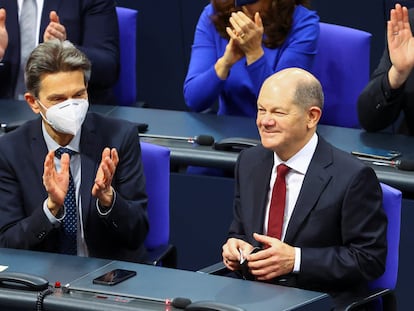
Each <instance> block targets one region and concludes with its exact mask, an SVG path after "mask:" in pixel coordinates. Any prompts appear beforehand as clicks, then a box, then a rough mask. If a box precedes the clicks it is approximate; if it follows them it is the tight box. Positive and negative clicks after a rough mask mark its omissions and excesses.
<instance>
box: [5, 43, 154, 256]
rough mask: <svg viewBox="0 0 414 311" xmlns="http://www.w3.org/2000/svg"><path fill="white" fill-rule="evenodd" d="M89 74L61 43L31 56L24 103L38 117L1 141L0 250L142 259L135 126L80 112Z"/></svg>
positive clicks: (141, 186) (143, 226)
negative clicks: (9, 249)
mask: <svg viewBox="0 0 414 311" xmlns="http://www.w3.org/2000/svg"><path fill="white" fill-rule="evenodd" d="M90 69H91V64H90V61H89V60H88V59H87V57H86V56H85V55H84V54H83V53H82V52H81V51H79V50H78V49H76V48H75V47H74V46H73V45H72V44H71V43H70V42H68V41H64V42H61V41H59V40H52V41H48V42H45V43H42V44H40V45H39V46H38V47H36V48H35V50H34V51H33V52H32V53H31V55H30V57H29V60H28V62H27V65H26V70H25V82H26V87H27V90H28V92H27V93H26V94H25V99H26V101H27V103H28V104H29V106H30V108H31V109H32V110H33V112H34V113H36V114H39V115H40V117H39V118H38V119H36V120H32V121H28V122H26V124H24V125H23V126H21V127H20V128H18V129H17V130H15V131H13V132H11V133H9V134H7V135H4V136H2V137H1V138H0V214H1V215H2V217H0V247H10V248H21V249H31V250H41V251H48V252H59V253H67V254H74V255H76V254H77V255H80V256H93V257H101V258H110V259H120V260H128V261H138V262H139V261H140V260H142V259H143V256H144V254H145V248H144V246H143V242H144V239H145V237H146V234H147V232H148V219H147V212H146V205H147V196H146V192H145V179H144V176H143V167H142V163H141V151H140V148H139V143H138V142H139V141H138V129H137V128H136V126H134V125H133V124H132V123H129V122H125V121H123V120H118V119H112V118H107V117H103V116H101V115H99V114H94V113H87V110H88V105H89V104H88V93H87V83H88V79H89V76H90ZM62 148H64V149H62ZM62 153H63V154H62Z"/></svg>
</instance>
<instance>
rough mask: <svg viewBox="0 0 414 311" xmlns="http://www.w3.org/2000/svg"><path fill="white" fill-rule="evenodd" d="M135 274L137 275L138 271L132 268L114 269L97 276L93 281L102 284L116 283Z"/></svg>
mask: <svg viewBox="0 0 414 311" xmlns="http://www.w3.org/2000/svg"><path fill="white" fill-rule="evenodd" d="M135 275H137V273H136V272H135V271H132V270H124V269H114V270H112V271H109V272H107V273H105V274H103V275H101V276H99V277H97V278H95V279H94V280H93V281H92V282H93V283H94V284H101V285H115V284H118V283H120V282H122V281H125V280H126V279H129V278H131V277H133V276H135Z"/></svg>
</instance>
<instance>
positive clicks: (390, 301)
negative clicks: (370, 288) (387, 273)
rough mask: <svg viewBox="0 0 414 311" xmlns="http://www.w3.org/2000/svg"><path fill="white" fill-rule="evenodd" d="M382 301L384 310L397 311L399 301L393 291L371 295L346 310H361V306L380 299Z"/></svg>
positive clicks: (385, 290)
mask: <svg viewBox="0 0 414 311" xmlns="http://www.w3.org/2000/svg"><path fill="white" fill-rule="evenodd" d="M380 298H381V299H382V310H387V311H397V299H396V297H395V293H394V291H393V290H391V289H388V288H386V289H380V290H377V291H375V292H374V293H371V294H370V295H369V296H367V297H365V298H363V299H361V300H358V301H355V302H353V303H351V304H350V305H348V306H347V307H346V308H345V311H352V310H359V308H360V307H361V306H364V305H368V304H370V303H372V302H374V301H376V300H378V299H380Z"/></svg>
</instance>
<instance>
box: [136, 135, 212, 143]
mask: <svg viewBox="0 0 414 311" xmlns="http://www.w3.org/2000/svg"><path fill="white" fill-rule="evenodd" d="M139 136H140V137H149V138H162V139H175V140H185V141H187V142H189V143H196V144H198V145H200V146H211V145H213V144H214V137H213V136H210V135H198V136H194V137H180V136H168V135H156V134H139Z"/></svg>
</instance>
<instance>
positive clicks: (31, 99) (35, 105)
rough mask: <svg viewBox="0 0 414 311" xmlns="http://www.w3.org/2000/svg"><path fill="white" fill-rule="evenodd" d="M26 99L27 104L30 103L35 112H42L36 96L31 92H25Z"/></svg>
mask: <svg viewBox="0 0 414 311" xmlns="http://www.w3.org/2000/svg"><path fill="white" fill-rule="evenodd" d="M24 99H25V100H26V102H27V104H28V105H29V107H30V109H32V111H33V112H34V113H36V114H37V113H40V107H39V103H38V102H37V100H36V98H35V97H34V96H33V95H32V94H31V93H29V92H26V93H25V94H24Z"/></svg>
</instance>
